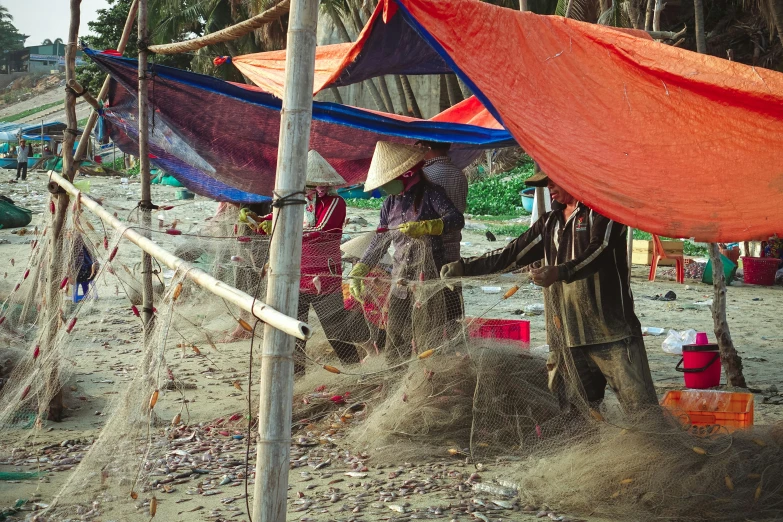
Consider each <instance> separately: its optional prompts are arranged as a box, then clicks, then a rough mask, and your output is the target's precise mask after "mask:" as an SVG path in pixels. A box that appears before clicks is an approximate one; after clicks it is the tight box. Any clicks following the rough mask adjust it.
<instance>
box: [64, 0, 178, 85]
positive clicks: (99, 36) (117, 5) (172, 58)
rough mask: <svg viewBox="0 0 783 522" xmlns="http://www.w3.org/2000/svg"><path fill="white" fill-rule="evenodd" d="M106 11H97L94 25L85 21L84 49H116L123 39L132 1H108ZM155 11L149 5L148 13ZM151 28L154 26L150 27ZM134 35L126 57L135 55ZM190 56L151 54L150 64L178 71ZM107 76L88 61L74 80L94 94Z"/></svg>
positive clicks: (134, 32)
mask: <svg viewBox="0 0 783 522" xmlns="http://www.w3.org/2000/svg"><path fill="white" fill-rule="evenodd" d="M107 2H108V3H109V8H108V9H98V17H97V18H96V19H95V21H93V22H88V24H87V25H88V26H89V28H90V33H91V34H90V35H88V36H86V37H85V38H84V41H85V42H86V44H87V46H88V47H90V48H91V49H96V50H104V49H115V48H116V47H117V44H118V43H119V41H120V38H121V37H122V30H123V28H124V27H125V20H126V19H127V18H128V11H129V10H130V6H131V3H132V0H107ZM153 12H154V10H153V9H152V6H150V14H152V13H153ZM151 26H152V27H154V25H151ZM183 37H184V35H183ZM137 40H138V37H137V32H136V30H135V28H134V30H133V31H132V32H131V36H130V39H129V40H128V45H127V46H126V47H125V53H124V54H125V56H134V55H136V54H138V52H139V47H138V45H137ZM190 60H191V58H190V56H189V55H187V54H174V55H153V56H152V57H151V58H150V63H155V64H160V65H170V66H172V67H177V68H179V69H188V66H189V65H190ZM105 78H106V73H105V72H103V71H101V70H100V69H99V68H98V66H97V65H95V64H94V63H93V62H91V61H89V60H87V64H86V65H84V66H81V67H79V68H78V69H77V79H78V81H79V83H81V84H82V85H84V86H85V87H87V88H88V89H89V91H90V92H92V93H93V94H97V93H98V92H99V91H100V90H101V86H102V85H103V81H104V79H105Z"/></svg>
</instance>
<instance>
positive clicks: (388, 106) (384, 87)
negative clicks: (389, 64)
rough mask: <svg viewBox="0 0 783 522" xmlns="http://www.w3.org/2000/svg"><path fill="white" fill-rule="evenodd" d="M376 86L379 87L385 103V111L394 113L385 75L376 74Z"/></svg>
mask: <svg viewBox="0 0 783 522" xmlns="http://www.w3.org/2000/svg"><path fill="white" fill-rule="evenodd" d="M378 86H379V87H380V88H381V98H382V99H383V103H384V104H385V105H386V110H387V112H388V113H389V114H394V103H393V102H392V99H391V94H390V93H389V86H388V85H386V78H385V77H383V76H378Z"/></svg>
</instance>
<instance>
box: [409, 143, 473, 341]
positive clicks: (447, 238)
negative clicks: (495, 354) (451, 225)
mask: <svg viewBox="0 0 783 522" xmlns="http://www.w3.org/2000/svg"><path fill="white" fill-rule="evenodd" d="M416 145H418V146H420V147H424V148H425V149H427V153H426V154H425V155H424V166H423V167H422V169H421V170H422V173H423V174H424V177H425V178H427V180H428V181H429V182H430V183H433V184H435V185H437V186H439V187H441V188H442V189H443V190H444V191H445V192H446V195H447V196H448V198H449V199H450V200H451V202H452V203H453V204H454V206H455V207H456V208H457V210H458V211H459V212H460V214H464V213H465V209H466V208H467V206H468V178H467V177H466V176H465V174H464V173H463V172H462V170H461V169H460V168H459V167H457V166H456V165H454V163H453V162H452V161H451V158H449V156H448V153H449V149H450V148H451V144H450V143H439V142H436V141H417V142H416ZM441 237H442V240H443V249H444V254H445V255H444V260H445V262H446V263H453V262H454V261H459V258H460V242H461V241H462V227H460V228H458V229H455V230H452V231H450V232H445V233H444V234H443V236H441ZM443 301H444V305H445V307H446V321H447V323H448V324H452V325H454V324H455V323H456V321H459V320H460V319H462V317H463V316H464V315H465V308H464V306H463V301H462V287H461V286H454V287H453V288H444V289H443Z"/></svg>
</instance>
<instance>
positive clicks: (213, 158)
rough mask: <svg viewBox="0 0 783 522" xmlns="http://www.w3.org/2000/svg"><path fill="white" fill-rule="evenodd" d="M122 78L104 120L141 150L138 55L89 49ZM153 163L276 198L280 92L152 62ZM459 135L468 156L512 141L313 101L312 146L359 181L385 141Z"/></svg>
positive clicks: (456, 140)
mask: <svg viewBox="0 0 783 522" xmlns="http://www.w3.org/2000/svg"><path fill="white" fill-rule="evenodd" d="M85 53H86V54H87V56H89V57H90V58H91V59H93V60H94V61H95V62H96V63H97V64H98V65H99V66H100V67H101V68H103V69H104V70H105V71H106V72H107V73H109V74H110V75H111V77H112V79H113V80H114V82H113V83H112V88H111V90H110V99H109V104H108V106H107V107H106V108H105V110H104V118H105V123H106V125H107V129H108V131H109V133H110V135H111V137H112V140H114V141H115V143H117V144H118V146H119V147H120V148H121V149H122V150H123V151H124V152H126V153H130V154H133V153H135V152H136V151H137V150H138V149H137V145H136V143H137V139H136V134H137V131H136V130H135V128H136V127H137V125H138V123H137V119H136V115H137V113H138V108H137V105H136V100H135V96H136V86H137V80H136V78H137V71H136V67H137V65H136V60H131V59H127V58H120V57H116V56H111V55H108V54H102V53H98V52H95V51H92V50H89V49H87V50H85ZM150 74H151V85H150V88H149V93H150V94H149V98H150V105H151V114H150V124H151V128H152V132H151V136H150V142H151V143H150V147H151V148H150V150H151V154H152V155H154V157H151V160H152V162H153V163H155V164H156V165H158V166H159V167H161V168H162V169H164V170H166V172H168V173H170V174H171V175H173V176H174V177H175V178H177V179H178V180H179V181H180V182H181V183H182V184H183V185H184V186H185V187H187V188H188V189H190V190H192V191H193V192H196V193H197V194H201V195H205V196H208V197H211V198H214V199H217V200H221V201H232V202H238V203H239V202H250V201H259V197H263V199H267V200H268V197H266V196H269V195H271V193H272V189H273V187H274V177H275V171H276V163H277V143H278V137H279V133H280V108H281V101H280V100H279V99H278V98H275V97H274V96H272V95H270V94H267V93H264V92H261V91H260V90H259V89H258V88H256V87H250V86H245V85H238V84H233V83H229V82H224V81H222V80H219V79H216V78H213V77H210V76H204V75H200V74H195V73H191V72H186V71H181V70H178V69H173V68H169V67H163V66H156V65H151V66H150ZM419 139H426V140H431V141H442V142H449V143H452V144H453V146H452V149H453V153H454V156H455V158H459V159H461V160H463V161H462V162H463V164H465V161H468V160H469V159H471V158H473V157H475V156H476V154H478V152H479V151H480V150H483V149H487V148H499V147H507V146H513V145H515V144H516V142H515V141H514V140H513V138H512V137H511V135H510V134H509V133H508V131H506V130H505V129H488V128H484V127H478V126H474V125H465V124H458V123H445V122H432V121H427V120H412V119H409V118H403V117H399V116H395V115H386V114H382V113H377V112H373V111H368V110H364V109H359V108H355V107H349V106H344V105H338V104H333V103H323V102H313V123H312V129H311V139H310V147H311V148H312V149H315V150H317V151H318V152H319V153H321V155H322V156H323V157H324V158H326V159H327V161H329V162H330V163H331V164H332V165H333V166H334V167H335V169H337V171H338V172H340V174H341V175H342V176H343V177H344V178H345V179H346V181H347V182H348V183H349V184H350V183H358V182H362V181H363V180H364V179H365V177H366V173H367V169H368V168H369V164H370V160H371V158H372V154H373V151H374V149H375V144H376V143H377V142H378V141H379V140H388V141H397V142H403V143H412V142H414V141H415V140H419Z"/></svg>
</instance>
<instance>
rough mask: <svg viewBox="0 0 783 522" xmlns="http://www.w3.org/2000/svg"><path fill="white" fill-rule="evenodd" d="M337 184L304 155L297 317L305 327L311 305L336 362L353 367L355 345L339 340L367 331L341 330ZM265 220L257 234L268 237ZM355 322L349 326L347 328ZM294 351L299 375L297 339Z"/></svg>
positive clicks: (320, 163) (313, 155) (322, 163)
mask: <svg viewBox="0 0 783 522" xmlns="http://www.w3.org/2000/svg"><path fill="white" fill-rule="evenodd" d="M341 185H345V180H344V179H343V178H342V176H340V174H338V173H337V171H336V170H335V169H334V167H332V166H331V165H330V164H329V162H328V161H326V160H325V159H324V158H323V157H322V156H321V155H320V154H318V152H316V151H314V150H311V151H310V152H309V153H308V155H307V179H306V181H305V186H306V190H305V200H306V203H305V213H304V230H303V235H302V277H301V279H300V283H299V310H298V317H299V320H300V321H305V322H306V321H307V316H308V314H309V312H310V307H311V306H312V308H313V309H314V310H315V313H316V314H317V315H318V320H319V321H320V323H321V327H322V328H323V332H324V334H325V335H326V338H327V339H328V340H329V343H330V344H331V346H332V349H334V352H335V353H336V354H337V356H338V357H339V358H340V361H341V362H343V363H357V362H359V355H358V352H357V350H356V346H354V345H353V344H351V343H350V342H347V341H346V340H345V339H351V338H357V339H358V338H359V337H362V336H363V337H364V340H366V338H368V337H369V330H368V331H366V332H355V331H349V330H355V328H354V327H352V328H348V327H347V326H346V320H347V317H346V310H345V306H344V304H343V294H342V260H341V253H340V239H341V238H342V235H343V223H344V222H345V214H346V205H345V200H344V199H343V198H341V197H340V196H339V195H338V194H337V192H336V191H335V188H336V187H339V186H341ZM271 219H272V215H271V214H270V215H269V216H265V218H264V221H261V223H260V225H259V229H260V230H261V231H262V232H263V233H266V234H269V233H274V231H273V224H272V220H271ZM355 323H357V322H356V321H352V322H351V324H352V325H354V324H355ZM357 324H358V323H357ZM362 334H363V335H362ZM296 347H297V351H298V356H295V357H294V371H295V372H296V373H303V372H304V358H303V357H302V355H303V354H304V349H305V341H302V340H297V342H296Z"/></svg>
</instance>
